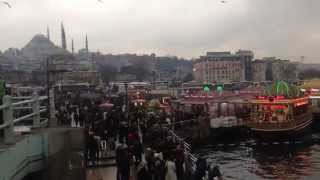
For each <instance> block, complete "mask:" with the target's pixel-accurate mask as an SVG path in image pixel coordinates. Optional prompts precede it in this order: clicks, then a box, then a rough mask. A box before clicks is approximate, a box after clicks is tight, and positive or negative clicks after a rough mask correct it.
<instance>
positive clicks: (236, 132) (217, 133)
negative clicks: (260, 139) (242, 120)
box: [210, 126, 249, 142]
mask: <svg viewBox="0 0 320 180" xmlns="http://www.w3.org/2000/svg"><path fill="white" fill-rule="evenodd" d="M248 134H249V133H248V128H247V127H245V126H234V127H219V128H211V129H210V140H211V141H213V142H224V141H233V140H239V139H242V138H246V137H248Z"/></svg>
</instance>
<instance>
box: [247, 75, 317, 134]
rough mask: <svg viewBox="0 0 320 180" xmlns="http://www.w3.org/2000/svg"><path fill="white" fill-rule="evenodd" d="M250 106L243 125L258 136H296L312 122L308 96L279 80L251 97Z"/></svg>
mask: <svg viewBox="0 0 320 180" xmlns="http://www.w3.org/2000/svg"><path fill="white" fill-rule="evenodd" d="M251 106H252V107H251V113H250V116H251V117H250V120H249V122H247V126H248V127H249V128H250V130H251V131H252V133H253V134H254V137H256V138H259V139H273V138H276V139H279V138H292V137H299V136H301V135H303V133H304V132H306V131H307V130H308V129H309V127H310V126H311V124H312V122H313V118H312V109H311V103H310V100H309V97H308V96H307V95H305V94H304V93H303V92H301V91H300V90H299V89H298V88H297V87H295V86H293V85H290V84H288V83H286V82H283V81H278V82H276V83H274V84H273V85H272V86H271V87H270V88H269V89H267V90H266V93H265V94H264V95H260V96H257V97H255V98H254V99H252V100H251Z"/></svg>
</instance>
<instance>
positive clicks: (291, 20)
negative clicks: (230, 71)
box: [0, 0, 320, 63]
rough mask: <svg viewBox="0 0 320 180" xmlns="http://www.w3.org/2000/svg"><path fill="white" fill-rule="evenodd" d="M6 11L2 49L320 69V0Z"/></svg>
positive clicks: (33, 5)
mask: <svg viewBox="0 0 320 180" xmlns="http://www.w3.org/2000/svg"><path fill="white" fill-rule="evenodd" d="M8 1H9V3H10V4H11V5H12V8H11V9H10V8H7V7H6V6H0V17H1V19H2V21H1V25H0V32H2V35H1V36H0V42H1V43H0V50H1V51H5V50H6V49H8V48H10V47H16V48H22V47H23V46H24V45H25V44H27V43H28V41H30V40H31V38H32V37H33V36H34V35H36V34H38V33H41V34H44V35H46V34H47V27H49V29H50V39H51V41H53V42H54V43H55V44H56V45H59V46H61V31H60V23H61V22H63V23H64V27H65V31H66V40H67V47H68V50H69V51H70V52H71V47H72V46H71V40H72V39H73V40H74V49H75V51H78V50H79V49H82V48H85V36H86V35H88V40H89V49H90V50H91V51H98V50H99V51H100V52H102V53H113V54H121V53H137V54H151V53H156V54H157V55H159V56H160V55H176V56H179V57H186V58H192V57H194V58H197V57H199V56H201V55H204V54H205V53H206V52H207V51H232V52H235V51H237V50H238V49H248V50H252V51H253V52H254V53H255V57H257V58H260V57H264V56H276V57H280V58H283V59H291V60H299V59H300V56H305V62H319V63H320V52H319V51H318V47H320V24H319V20H318V17H320V11H318V7H320V1H318V0H308V1H303V0H281V1H275V0H274V1H270V0H229V1H227V3H221V1H220V0H198V1H195V0H105V1H103V3H101V2H99V1H98V0H19V1H18V0H8Z"/></svg>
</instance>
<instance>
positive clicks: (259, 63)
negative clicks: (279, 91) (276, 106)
mask: <svg viewBox="0 0 320 180" xmlns="http://www.w3.org/2000/svg"><path fill="white" fill-rule="evenodd" d="M266 80H267V62H266V61H263V60H255V61H253V62H252V81H254V82H261V81H266Z"/></svg>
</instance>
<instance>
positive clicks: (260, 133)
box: [250, 118, 313, 140]
mask: <svg viewBox="0 0 320 180" xmlns="http://www.w3.org/2000/svg"><path fill="white" fill-rule="evenodd" d="M312 124H313V119H312V118H311V119H308V120H306V121H304V122H302V123H300V124H298V125H296V126H294V127H290V128H286V129H260V128H254V127H251V128H250V131H251V133H252V136H253V138H255V139H258V140H279V139H294V138H300V137H302V136H303V135H305V134H306V133H307V132H311V129H312V128H311V127H312Z"/></svg>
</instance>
